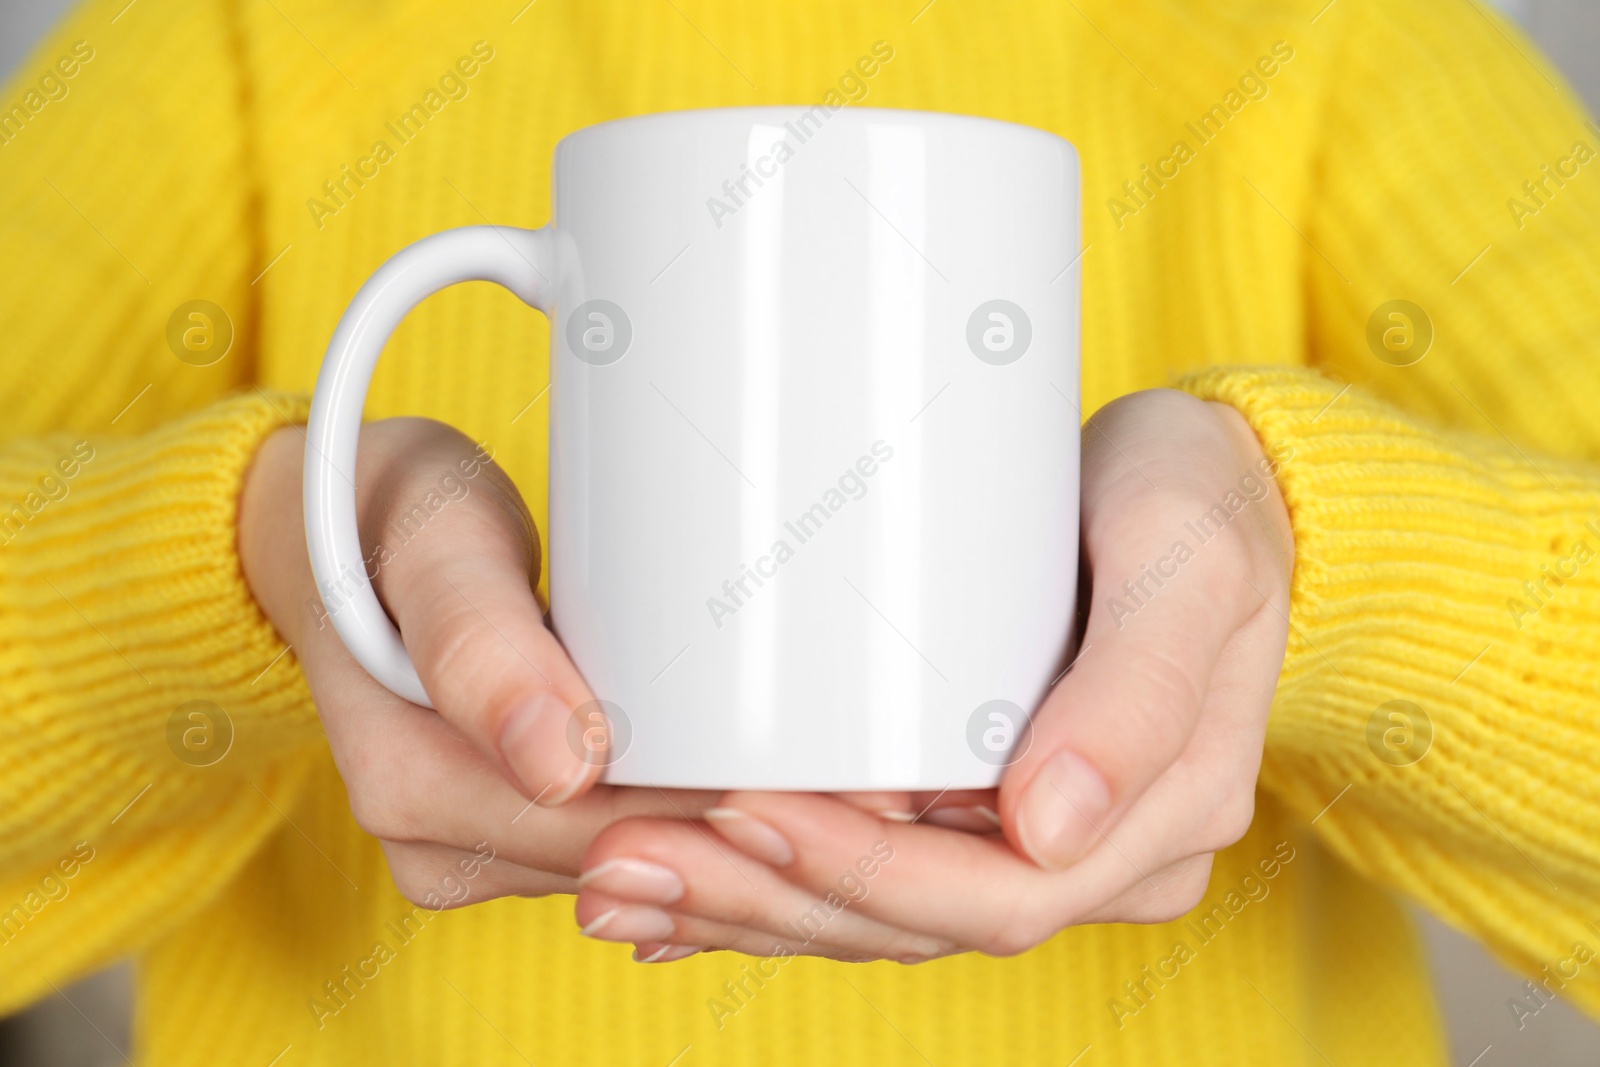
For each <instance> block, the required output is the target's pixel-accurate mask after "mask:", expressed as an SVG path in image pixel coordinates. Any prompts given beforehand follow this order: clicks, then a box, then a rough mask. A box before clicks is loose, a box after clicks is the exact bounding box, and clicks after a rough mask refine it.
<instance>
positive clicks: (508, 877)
mask: <svg viewBox="0 0 1600 1067" xmlns="http://www.w3.org/2000/svg"><path fill="white" fill-rule="evenodd" d="M382 845H383V855H384V858H385V859H386V860H387V861H388V864H389V876H390V877H391V878H393V879H394V884H395V888H396V889H398V890H399V891H400V895H401V896H402V897H405V898H406V899H407V900H409V901H410V902H411V903H413V904H415V905H416V906H417V907H419V908H427V909H428V910H430V911H449V910H451V909H453V908H464V907H466V906H467V905H468V904H480V903H482V902H483V901H486V900H494V899H496V898H498V897H510V896H521V897H542V896H549V895H550V894H552V893H574V892H576V891H577V881H576V879H573V878H569V877H565V876H563V875H559V874H552V873H550V872H548V871H539V870H534V869H533V868H531V867H523V866H521V865H520V864H516V863H512V862H510V861H509V860H508V859H506V858H505V857H504V856H503V855H498V854H496V852H495V851H494V849H493V848H491V847H488V846H487V845H485V846H483V847H480V848H479V849H478V850H476V851H470V852H469V851H467V850H465V849H459V848H451V847H450V846H448V845H434V844H417V843H412V842H405V841H384V842H382Z"/></svg>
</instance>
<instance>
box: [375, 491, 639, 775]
mask: <svg viewBox="0 0 1600 1067" xmlns="http://www.w3.org/2000/svg"><path fill="white" fill-rule="evenodd" d="M487 472H493V475H494V476H490V477H483V478H482V479H481V480H480V481H479V482H478V484H476V485H474V486H473V487H472V488H471V490H470V491H469V492H468V493H467V495H466V496H464V497H463V498H462V499H460V500H459V501H456V502H452V503H451V504H449V505H448V506H447V507H445V508H443V509H442V510H440V511H439V512H438V513H437V514H435V515H434V516H433V517H431V518H430V519H429V520H428V526H427V528H426V529H424V530H423V531H422V532H421V533H420V534H418V535H417V536H416V537H415V539H413V540H410V541H408V542H406V543H405V544H404V545H403V546H402V547H399V548H397V549H396V550H394V552H393V555H392V561H391V562H390V563H389V564H388V565H387V566H386V567H384V568H382V569H380V574H379V582H378V585H379V587H380V588H379V592H380V596H381V597H382V599H383V601H384V605H385V607H386V608H387V609H388V611H389V613H390V614H391V615H392V616H393V617H394V620H395V623H396V624H397V625H398V626H399V628H400V631H401V633H402V635H403V637H404V639H405V645H406V650H407V652H408V653H409V654H410V656H411V659H412V662H413V663H414V664H415V665H416V668H417V674H418V676H419V677H420V678H421V680H422V685H423V688H425V689H426V690H427V692H428V696H429V697H430V698H431V699H432V701H433V703H434V706H435V708H437V709H438V712H439V715H440V716H441V717H442V718H444V719H445V720H446V721H447V722H449V723H450V724H451V725H452V726H454V727H455V728H456V729H457V730H459V731H460V732H461V733H462V734H463V735H465V736H466V738H467V739H468V740H470V741H471V742H472V743H473V744H474V745H476V746H477V747H478V749H479V750H480V751H482V752H483V753H484V755H485V756H487V757H488V758H489V759H490V761H491V762H493V763H494V764H495V765H496V766H498V767H499V768H500V769H501V771H502V772H503V773H504V774H505V775H506V777H507V778H508V779H509V780H510V781H511V783H512V784H513V785H514V786H516V787H517V788H518V789H519V790H520V791H521V792H522V793H523V794H524V795H525V796H527V797H528V798H529V799H530V800H533V801H536V802H538V803H539V804H540V805H542V806H546V807H553V806H557V805H560V804H563V803H566V802H567V801H568V800H571V799H572V798H574V797H576V796H579V795H580V794H582V793H583V792H585V791H586V790H587V789H589V787H590V786H592V785H593V784H594V782H595V781H596V780H597V779H598V778H599V776H600V773H601V771H602V770H604V768H605V766H606V765H607V764H609V763H610V762H611V761H612V758H613V753H612V751H611V748H610V741H611V737H612V732H611V724H610V723H609V722H608V720H607V717H606V714H605V712H604V711H602V710H601V705H600V704H599V702H597V701H596V700H595V699H594V696H593V694H592V693H590V691H589V689H588V686H587V685H585V684H584V681H583V678H582V677H581V676H580V675H579V673H578V670H577V667H576V666H574V664H573V663H572V661H571V660H570V659H569V658H568V656H567V654H566V652H565V650H564V649H562V647H561V644H560V642H558V641H557V640H556V637H555V635H554V634H552V633H551V632H550V631H549V630H548V629H547V628H546V627H545V625H544V621H543V618H542V613H541V611H540V607H539V603H538V600H537V599H536V598H535V596H534V593H533V587H532V579H531V578H530V571H531V570H536V568H535V567H534V566H533V563H534V561H536V560H537V558H538V544H537V535H536V534H535V532H534V531H533V525H532V522H531V520H529V519H528V518H527V512H526V509H524V508H523V506H522V503H521V499H520V497H518V496H517V495H516V490H515V488H514V487H512V486H511V484H510V482H509V480H508V479H504V478H503V476H500V475H499V472H498V470H497V469H495V468H487V470H486V473H487ZM393 528H394V526H393V524H390V526H388V527H386V528H385V530H384V533H388V532H390V530H392V529H393Z"/></svg>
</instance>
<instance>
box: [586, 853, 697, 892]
mask: <svg viewBox="0 0 1600 1067" xmlns="http://www.w3.org/2000/svg"><path fill="white" fill-rule="evenodd" d="M591 886H592V887H593V888H595V889H598V890H600V891H601V892H602V893H605V894H606V895H607V896H612V897H620V898H622V899H623V900H636V901H638V902H639V903H640V904H676V903H677V902H678V901H679V900H681V899H682V898H683V879H682V878H679V877H678V873H677V872H676V871H673V870H669V869H667V868H666V867H663V866H661V865H660V864H658V863H646V862H645V861H644V860H636V859H630V858H627V857H620V858H618V859H612V860H606V861H605V862H604V863H602V864H600V865H599V866H598V867H594V868H591V869H590V870H587V871H584V872H583V873H582V874H581V875H579V876H578V888H579V889H587V888H590V887H591Z"/></svg>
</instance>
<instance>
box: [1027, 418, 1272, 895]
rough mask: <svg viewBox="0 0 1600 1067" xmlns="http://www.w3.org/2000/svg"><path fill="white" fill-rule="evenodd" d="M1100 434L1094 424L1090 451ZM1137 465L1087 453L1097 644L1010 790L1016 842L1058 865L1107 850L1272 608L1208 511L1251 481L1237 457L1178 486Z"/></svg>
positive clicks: (1089, 646)
mask: <svg viewBox="0 0 1600 1067" xmlns="http://www.w3.org/2000/svg"><path fill="white" fill-rule="evenodd" d="M1195 403H1198V402H1195ZM1206 417H1207V418H1210V416H1209V415H1207V416H1206ZM1095 432H1096V429H1095V427H1094V426H1093V424H1091V427H1090V428H1088V429H1086V430H1085V448H1086V449H1088V448H1090V445H1091V443H1092V442H1093V441H1094V440H1095V436H1094V435H1095ZM1215 432H1216V435H1217V436H1218V437H1219V439H1220V438H1223V436H1224V435H1223V431H1222V430H1221V428H1220V426H1219V427H1218V428H1217V429H1216V431H1215ZM1224 444H1225V442H1224ZM1191 447H1193V446H1191ZM1223 447H1224V445H1223V444H1219V445H1218V446H1217V449H1218V453H1219V454H1221V452H1222V449H1223ZM1091 451H1093V450H1091ZM1201 451H1202V452H1204V451H1205V450H1204V449H1202V450H1201ZM1229 454H1231V453H1229ZM1095 455H1098V456H1099V457H1100V458H1098V459H1097V458H1095ZM1128 462H1129V460H1128V459H1127V458H1126V457H1125V456H1123V455H1122V454H1120V453H1109V452H1108V451H1107V450H1106V449H1105V448H1101V449H1099V450H1098V453H1095V454H1092V455H1091V456H1090V458H1089V459H1088V460H1086V462H1085V474H1084V477H1085V485H1084V489H1083V507H1084V514H1083V538H1084V552H1085V558H1086V561H1087V562H1088V564H1089V566H1090V568H1091V571H1092V573H1093V591H1092V601H1091V606H1090V610H1089V622H1088V627H1087V630H1086V632H1085V635H1084V647H1083V650H1082V652H1081V653H1080V654H1079V656H1078V658H1077V660H1076V662H1075V663H1074V665H1073V666H1072V668H1071V670H1070V671H1069V672H1068V673H1067V674H1066V676H1065V677H1064V678H1063V679H1062V680H1061V682H1060V683H1059V684H1058V685H1057V686H1056V688H1055V689H1054V690H1052V691H1051V692H1050V694H1049V695H1048V696H1047V697H1046V699H1045V701H1044V703H1043V704H1042V705H1041V707H1040V708H1039V710H1038V712H1037V713H1036V714H1035V716H1034V719H1033V727H1032V743H1031V746H1030V748H1029V750H1028V751H1027V752H1026V753H1025V754H1024V755H1023V756H1022V757H1021V759H1020V760H1019V761H1018V762H1017V763H1016V764H1015V765H1014V766H1013V767H1011V768H1010V769H1009V770H1008V772H1007V773H1006V775H1005V778H1004V780H1003V782H1002V785H1001V790H1000V813H1001V815H1002V817H1003V819H1004V820H1005V821H1006V823H1007V825H1008V827H1009V833H1010V836H1011V839H1012V840H1013V842H1014V843H1015V844H1016V845H1017V846H1018V848H1020V849H1021V850H1022V851H1024V852H1025V853H1026V854H1027V855H1029V856H1030V857H1032V858H1033V860H1034V861H1035V862H1036V863H1038V864H1039V865H1040V866H1042V867H1046V868H1049V869H1060V868H1063V867H1066V866H1068V865H1069V864H1071V863H1073V862H1075V861H1077V860H1078V859H1080V858H1081V857H1082V856H1083V855H1084V854H1085V853H1086V852H1087V851H1088V850H1089V849H1091V848H1092V847H1094V845H1095V843H1096V842H1097V841H1098V840H1099V839H1100V838H1101V837H1103V836H1104V835H1105V834H1106V833H1107V832H1109V830H1110V829H1111V828H1112V827H1113V826H1114V825H1115V824H1116V823H1117V821H1118V820H1119V819H1120V818H1122V817H1123V816H1124V815H1125V814H1126V813H1127V811H1128V810H1129V809H1130V808H1131V807H1132V805H1133V804H1134V802H1135V801H1136V800H1137V799H1138V797H1139V796H1140V794H1141V793H1143V792H1144V790H1146V789H1147V788H1149V786H1150V784H1151V783H1152V782H1154V781H1155V780H1156V779H1157V778H1158V777H1159V776H1160V775H1161V774H1162V773H1163V772H1164V771H1165V770H1166V769H1167V768H1168V767H1169V766H1170V765H1171V764H1172V762H1173V761H1174V760H1175V759H1177V758H1178V756H1179V754H1180V753H1182V752H1183V751H1184V749H1185V747H1186V746H1187V745H1188V743H1189V739H1190V737H1191V736H1192V734H1193V732H1194V729H1195V725H1196V723H1197V722H1198V721H1199V718H1200V713H1201V709H1202V707H1203V704H1204V701H1205V697H1206V693H1207V690H1208V688H1209V686H1210V683H1211V676H1212V671H1213V668H1214V667H1215V665H1216V662H1217V658H1218V655H1219V653H1220V651H1221V649H1222V647H1223V646H1224V644H1225V643H1226V642H1227V641H1228V639H1229V638H1230V637H1231V636H1232V634H1233V633H1234V632H1235V631H1236V630H1237V629H1238V628H1239V627H1240V626H1241V625H1242V624H1243V623H1244V622H1245V620H1246V619H1247V618H1248V617H1249V616H1250V614H1251V613H1252V612H1253V611H1254V610H1255V609H1256V608H1257V607H1259V606H1260V598H1259V597H1254V598H1249V597H1247V596H1245V595H1241V592H1240V590H1241V589H1242V588H1243V587H1244V581H1245V579H1246V578H1247V577H1248V575H1249V573H1250V571H1249V565H1248V550H1247V548H1246V545H1245V542H1244V540H1243V538H1242V537H1241V536H1239V535H1237V533H1236V529H1235V528H1234V527H1230V526H1227V525H1225V524H1223V523H1221V522H1219V520H1218V519H1216V518H1215V516H1214V515H1213V513H1212V512H1210V511H1208V507H1209V505H1210V504H1211V503H1212V502H1213V498H1212V494H1213V491H1214V492H1215V497H1214V499H1215V501H1222V500H1224V499H1227V492H1228V491H1229V489H1230V488H1231V485H1232V481H1231V480H1230V479H1232V480H1236V479H1237V478H1238V477H1239V475H1238V474H1237V473H1236V472H1232V471H1227V473H1226V474H1224V473H1222V470H1223V469H1225V468H1226V465H1227V461H1226V460H1217V461H1214V462H1215V465H1216V467H1217V468H1218V469H1217V470H1212V469H1210V467H1208V466H1207V464H1208V463H1212V462H1213V461H1210V460H1201V459H1195V460H1192V461H1191V473H1192V476H1193V484H1192V485H1189V484H1185V485H1183V486H1182V487H1181V488H1176V489H1174V488H1166V487H1159V486H1158V483H1157V482H1155V481H1153V480H1152V481H1146V480H1143V479H1141V478H1138V477H1131V476H1127V464H1128ZM1156 476H1157V477H1158V478H1162V479H1163V481H1164V480H1165V476H1164V475H1163V474H1162V472H1161V471H1157V472H1156ZM1235 495H1236V496H1237V494H1235ZM1239 499H1241V500H1242V499H1243V498H1242V497H1241V498H1239ZM1218 506H1219V507H1222V505H1220V504H1219V505H1218ZM1221 514H1222V515H1230V514H1231V513H1230V512H1229V511H1228V509H1227V508H1226V507H1223V508H1222V511H1221ZM1206 516H1211V518H1210V519H1209V523H1214V524H1216V529H1215V532H1214V533H1213V534H1212V535H1211V536H1210V538H1209V539H1208V540H1207V541H1205V542H1203V543H1201V542H1199V538H1198V535H1196V533H1195V532H1194V531H1195V530H1196V529H1197V527H1196V526H1195V523H1196V522H1197V521H1205V518H1204V517H1206ZM1204 528H1205V529H1212V527H1211V526H1210V525H1206V526H1205V527H1204ZM1271 673H1272V674H1273V675H1274V676H1275V675H1276V666H1275V664H1274V665H1273V667H1272V670H1271Z"/></svg>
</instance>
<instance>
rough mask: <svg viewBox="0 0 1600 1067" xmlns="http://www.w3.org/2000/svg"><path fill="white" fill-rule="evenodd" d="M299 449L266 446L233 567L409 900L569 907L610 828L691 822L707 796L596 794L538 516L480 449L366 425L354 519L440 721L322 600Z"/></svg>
mask: <svg viewBox="0 0 1600 1067" xmlns="http://www.w3.org/2000/svg"><path fill="white" fill-rule="evenodd" d="M304 450H305V437H304V435H303V434H302V433H301V431H300V430H299V429H298V428H297V427H290V428H285V429H282V430H279V431H277V432H276V433H274V434H273V435H272V436H271V437H269V438H268V439H267V440H266V441H265V442H263V444H262V446H261V449H260V451H259V452H258V453H257V456H256V458H255V461H254V463H253V464H252V465H251V469H250V472H249V474H248V475H247V476H246V480H245V485H244V489H243V492H242V494H241V497H240V504H239V556H240V560H241V562H242V565H243V568H244V573H245V578H246V580H247V581H248V582H249V585H250V588H251V590H252V592H253V593H254V594H255V597H256V600H257V602H258V603H259V604H260V605H261V607H262V610H263V611H265V612H266V614H267V616H268V618H270V619H271V620H272V623H273V625H274V626H275V627H276V628H277V630H278V633H279V634H280V635H281V636H282V637H283V638H284V640H285V641H287V642H288V643H289V644H290V645H291V646H292V647H293V648H294V652H295V655H296V657H297V658H298V659H299V662H300V666H301V668H302V669H303V670H304V671H305V675H306V680H307V681H308V682H309V683H310V687H311V693H312V696H313V698H314V699H315V700H316V704H317V709H318V711H319V712H320V713H321V715H322V722H323V727H324V729H325V731H326V732H327V735H328V745H329V747H330V748H331V749H332V750H333V758H334V762H335V763H336V764H337V765H338V768H339V773H340V774H341V775H342V776H343V778H344V782H345V787H346V789H347V791H348V792H349V795H350V806H351V809H352V811H353V812H354V815H355V819H356V822H357V823H359V824H360V826H361V827H362V829H364V830H366V831H367V832H368V833H370V834H372V835H373V836H374V837H377V838H378V839H379V840H380V841H381V842H382V843H383V850H384V853H385V855H386V856H387V857H388V860H389V869H390V871H391V872H392V874H393V876H394V880H395V883H396V885H397V886H398V887H399V889H400V892H401V893H402V894H403V895H405V896H406V897H407V898H408V899H410V900H411V901H412V902H413V903H416V904H419V905H422V906H424V907H430V908H443V907H456V906H459V905H462V904H468V903H476V902H478V901H482V900H485V899H489V898H491V897H497V896H509V895H518V896H538V895H543V894H546V893H570V892H573V891H574V888H575V886H574V881H573V879H574V876H575V875H576V874H577V870H578V862H579V860H580V858H581V857H582V855H583V852H584V849H585V848H587V847H588V845H589V843H590V842H591V841H592V840H593V838H594V836H595V834H597V833H598V832H599V831H600V830H601V829H603V828H604V827H605V826H606V825H608V824H610V823H612V822H614V821H615V820H617V819H619V818H625V817H628V816H657V817H660V818H662V819H673V818H689V817H697V816H698V815H699V814H700V813H701V812H702V811H703V810H704V808H705V807H706V805H707V804H708V803H709V801H710V800H712V799H714V796H715V794H711V793H707V794H695V793H687V792H679V793H668V792H664V791H661V790H655V789H651V790H632V789H611V788H607V787H603V786H602V787H598V788H595V787H594V782H595V779H596V777H598V775H599V773H600V771H601V769H602V768H603V766H604V764H605V762H606V760H605V759H604V758H603V756H600V757H597V756H596V755H595V753H597V752H598V753H604V751H605V747H604V742H603V741H601V742H598V743H597V742H596V737H595V735H594V734H593V733H592V732H588V733H585V730H587V729H589V728H590V727H592V726H594V725H596V724H599V725H603V716H601V717H600V718H599V719H590V718H589V717H588V716H587V715H585V719H584V722H583V727H584V730H577V731H572V730H570V727H571V725H572V721H573V715H574V709H577V710H578V711H579V713H580V714H581V713H584V712H585V711H586V710H588V709H586V708H585V705H586V704H587V702H589V701H591V700H592V699H593V697H592V696H591V695H590V693H589V691H588V689H587V688H586V687H585V686H584V683H583V680H582V678H580V677H579V675H578V671H577V669H576V668H575V667H574V666H573V665H572V663H571V661H570V660H568V658H567V656H566V653H565V652H564V651H562V649H561V646H560V645H559V644H558V643H557V642H556V639H555V637H554V636H552V635H551V634H550V632H549V631H548V630H546V629H545V626H544V622H543V620H542V616H541V612H540V608H539V604H538V601H537V600H536V599H535V597H534V594H533V586H532V581H533V579H532V578H531V577H530V576H531V575H536V574H537V573H538V571H537V568H538V563H539V541H538V535H537V533H536V532H535V530H534V528H533V521H532V519H531V518H530V517H529V515H528V511H527V508H526V507H525V506H524V505H523V502H522V498H521V497H520V496H519V495H518V494H517V490H516V488H515V486H513V485H512V484H511V481H510V480H509V479H508V478H507V477H506V476H505V475H504V473H502V472H501V471H500V469H499V468H498V467H496V466H495V465H494V463H493V461H492V460H490V459H489V458H488V457H487V456H485V455H484V454H483V453H482V452H481V451H479V449H478V448H477V447H476V446H474V445H473V443H472V442H471V441H469V440H468V439H467V438H465V437H463V436H462V435H461V434H459V433H457V432H456V431H455V430H453V429H450V428H449V427H447V426H444V425H442V424H440V423H437V422H431V421H428V420H424V419H389V420H385V421H382V422H375V423H370V424H368V425H367V426H365V427H363V429H362V431H361V445H360V450H359V459H358V463H359V473H358V476H357V477H356V485H357V500H356V506H357V513H358V516H359V523H360V528H361V544H362V554H363V557H364V558H366V560H367V570H368V573H369V574H374V573H375V577H374V579H373V584H374V587H375V589H376V591H377V594H378V597H379V600H380V601H381V602H382V603H383V605H384V607H385V609H386V610H387V611H388V613H389V615H390V616H391V617H392V618H393V619H394V620H395V622H396V624H397V625H398V626H399V627H400V629H401V631H402V632H403V633H404V634H405V641H406V648H407V650H408V651H409V652H410V653H411V656H412V659H413V661H414V662H415V663H416V666H417V672H418V674H419V675H420V676H421V678H422V683H423V685H424V686H425V687H426V688H427V690H428V694H429V695H430V696H431V697H432V698H433V699H434V702H435V704H437V706H438V711H437V712H435V711H430V710H428V709H426V708H421V707H418V706H416V705H414V704H411V703H408V702H407V701H405V700H402V699H401V698H399V697H397V696H395V695H394V694H392V693H390V692H389V691H388V690H387V689H385V688H383V686H381V685H379V684H378V683H377V682H376V681H374V680H373V679H372V678H371V677H370V676H369V675H368V674H367V673H366V671H364V670H363V669H362V668H361V666H360V665H359V664H358V663H356V661H355V660H354V658H352V657H351V655H350V653H349V651H348V650H346V648H345V647H344V644H343V642H341V641H340V640H339V637H338V635H337V634H336V633H335V632H334V629H333V625H332V623H331V622H330V620H329V617H328V616H329V613H332V612H337V611H338V610H339V607H340V603H341V593H340V591H338V590H328V591H326V592H327V594H328V595H326V596H321V595H319V594H318V591H317V588H316V585H315V582H314V580H313V578H312V575H311V564H310V559H309V557H308V555H307V551H306V537H305V528H304V512H303V510H302V506H301V471H302V469H303V465H304V455H305V451H304ZM592 707H593V705H590V708H592ZM573 734H577V735H578V736H580V737H585V738H586V739H587V741H588V745H587V747H586V746H585V745H584V744H574V743H572V742H571V741H569V738H570V737H572V736H573ZM486 854H487V855H491V856H493V857H494V862H493V863H487V864H486V863H483V862H482V861H483V860H484V858H485V856H486ZM468 872H470V875H469V876H468V877H465V878H464V877H463V874H466V873H468ZM461 886H465V889H464V890H463V891H461V892H460V893H458V892H456V887H461Z"/></svg>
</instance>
